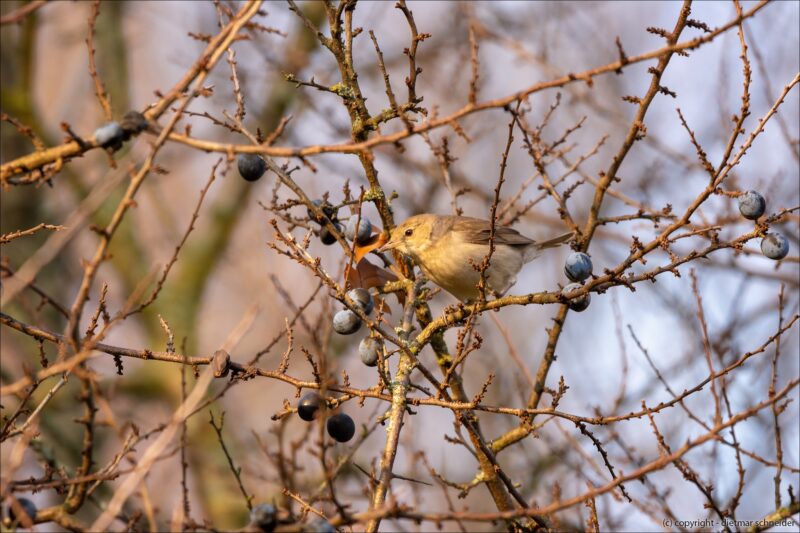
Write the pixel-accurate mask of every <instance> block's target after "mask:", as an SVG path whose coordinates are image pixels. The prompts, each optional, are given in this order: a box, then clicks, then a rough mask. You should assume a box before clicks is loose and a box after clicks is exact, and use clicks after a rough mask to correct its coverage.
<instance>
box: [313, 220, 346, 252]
mask: <svg viewBox="0 0 800 533" xmlns="http://www.w3.org/2000/svg"><path fill="white" fill-rule="evenodd" d="M333 227H334V228H336V231H338V232H339V233H342V231H343V229H342V225H341V224H339V223H338V222H334V223H333ZM319 240H320V241H322V244H324V245H325V246H330V245H331V244H333V243H335V242H336V237H335V236H334V235H333V233H331V230H329V229H328V226H322V227H321V228H320V230H319Z"/></svg>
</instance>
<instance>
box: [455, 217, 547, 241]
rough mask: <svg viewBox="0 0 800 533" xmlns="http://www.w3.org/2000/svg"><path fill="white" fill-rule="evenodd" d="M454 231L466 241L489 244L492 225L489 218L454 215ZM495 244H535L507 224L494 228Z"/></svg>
mask: <svg viewBox="0 0 800 533" xmlns="http://www.w3.org/2000/svg"><path fill="white" fill-rule="evenodd" d="M453 218H454V219H455V220H454V222H453V226H452V228H453V231H455V232H457V233H458V234H459V235H461V238H462V239H463V240H464V242H469V243H472V244H489V237H490V235H491V231H492V230H491V225H490V224H489V221H488V220H482V219H480V218H472V217H453ZM494 242H495V244H507V245H509V246H527V245H529V244H535V241H534V240H533V239H529V238H528V237H526V236H524V235H521V234H520V233H519V232H518V231H517V230H515V229H514V228H509V227H506V226H496V227H495V229H494Z"/></svg>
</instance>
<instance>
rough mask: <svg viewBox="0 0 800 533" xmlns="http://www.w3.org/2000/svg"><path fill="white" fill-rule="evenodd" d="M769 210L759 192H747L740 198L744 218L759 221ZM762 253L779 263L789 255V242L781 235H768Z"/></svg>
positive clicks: (763, 240) (765, 237)
mask: <svg viewBox="0 0 800 533" xmlns="http://www.w3.org/2000/svg"><path fill="white" fill-rule="evenodd" d="M766 209H767V201H766V200H764V197H763V196H761V194H759V193H758V192H757V191H747V192H746V193H744V194H742V195H741V196H739V212H740V213H741V214H742V216H743V217H744V218H747V219H749V220H758V218H759V217H760V216H761V215H763V214H764V211H766ZM761 253H762V254H764V255H765V256H766V257H769V258H770V259H774V260H775V261H779V260H781V259H783V258H784V257H786V256H787V255H788V254H789V241H787V240H786V237H784V236H783V235H781V234H780V233H767V234H766V235H765V236H764V238H763V239H761Z"/></svg>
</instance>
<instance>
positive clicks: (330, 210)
mask: <svg viewBox="0 0 800 533" xmlns="http://www.w3.org/2000/svg"><path fill="white" fill-rule="evenodd" d="M311 203H312V204H314V205H315V206H317V208H318V209H319V210H320V211H322V214H323V215H325V216H326V217H328V218H329V219H330V220H331V221H334V220H336V208H335V207H333V206H332V205H331V204H329V203H328V202H325V201H324V200H313V201H312V202H311ZM306 211H307V212H308V219H309V220H312V221H314V222H316V223H317V224H322V223H323V222H324V221H323V220H322V218H321V217H319V216H317V214H316V213H314V211H312V210H311V209H306Z"/></svg>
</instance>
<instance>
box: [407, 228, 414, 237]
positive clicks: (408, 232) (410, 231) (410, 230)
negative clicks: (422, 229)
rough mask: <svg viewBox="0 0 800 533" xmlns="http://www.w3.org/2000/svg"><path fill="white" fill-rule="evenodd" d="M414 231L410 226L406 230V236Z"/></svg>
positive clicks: (409, 235)
mask: <svg viewBox="0 0 800 533" xmlns="http://www.w3.org/2000/svg"><path fill="white" fill-rule="evenodd" d="M412 233H414V230H413V229H411V228H409V229H407V230H406V237H411V234H412Z"/></svg>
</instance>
